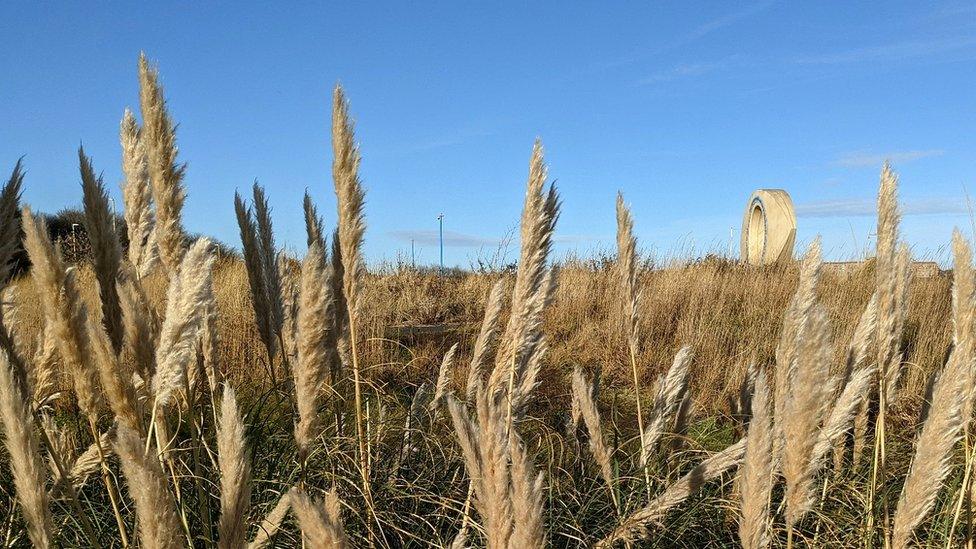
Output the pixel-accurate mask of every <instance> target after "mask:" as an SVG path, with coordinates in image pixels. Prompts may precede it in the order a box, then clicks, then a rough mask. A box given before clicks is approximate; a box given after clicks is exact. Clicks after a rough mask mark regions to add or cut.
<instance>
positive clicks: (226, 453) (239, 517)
mask: <svg viewBox="0 0 976 549" xmlns="http://www.w3.org/2000/svg"><path fill="white" fill-rule="evenodd" d="M217 459H218V461H219V464H220V526H219V532H220V538H219V541H218V547H219V548H220V549H243V547H244V545H245V538H244V535H245V534H246V533H247V525H246V524H245V522H244V521H245V519H247V512H248V507H249V506H250V501H251V466H250V463H249V462H248V459H247V450H246V449H245V446H244V424H243V422H242V421H241V416H240V413H239V412H238V409H237V398H236V397H235V396H234V390H233V389H231V388H230V386H229V385H227V384H224V398H223V401H222V402H221V405H220V428H219V430H218V432H217Z"/></svg>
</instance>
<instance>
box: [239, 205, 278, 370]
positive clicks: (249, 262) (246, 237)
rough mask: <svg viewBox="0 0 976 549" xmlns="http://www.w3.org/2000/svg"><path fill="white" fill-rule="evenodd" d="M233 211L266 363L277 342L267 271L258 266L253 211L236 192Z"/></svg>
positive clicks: (259, 263)
mask: <svg viewBox="0 0 976 549" xmlns="http://www.w3.org/2000/svg"><path fill="white" fill-rule="evenodd" d="M234 211H235V212H236V213H237V224H238V226H239V227H240V230H241V247H242V249H243V252H244V265H245V266H246V267H247V281H248V284H249V285H250V287H251V305H252V307H253V308H254V321H255V323H256V324H257V327H258V335H259V336H261V342H262V343H264V347H265V349H266V350H267V352H268V361H269V363H270V362H271V361H273V360H274V356H275V353H276V352H277V351H276V350H277V348H278V345H277V342H276V341H275V333H274V323H273V321H272V318H271V317H272V313H271V308H272V305H271V300H270V293H269V292H268V282H267V279H266V278H265V275H266V274H267V273H266V272H265V271H264V268H263V266H262V259H261V244H260V241H259V240H258V225H257V222H255V220H254V213H253V211H252V210H251V208H250V207H248V206H247V205H246V204H245V203H244V199H242V198H241V195H240V194H239V193H237V192H235V193H234ZM269 368H270V366H269Z"/></svg>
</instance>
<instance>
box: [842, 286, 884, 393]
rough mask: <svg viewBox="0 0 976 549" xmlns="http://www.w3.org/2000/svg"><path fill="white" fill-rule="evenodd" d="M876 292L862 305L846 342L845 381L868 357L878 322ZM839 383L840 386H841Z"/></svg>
mask: <svg viewBox="0 0 976 549" xmlns="http://www.w3.org/2000/svg"><path fill="white" fill-rule="evenodd" d="M877 295H878V294H877V293H873V294H871V299H870V300H869V301H868V304H867V305H866V306H865V307H864V311H863V312H862V313H861V317H860V318H859V319H858V321H857V326H855V328H854V335H853V336H851V340H850V341H849V342H848V344H847V352H846V355H845V358H844V375H843V380H844V381H845V382H846V380H847V378H849V377H850V375H851V373H853V372H854V371H855V370H857V369H859V368H861V366H862V365H863V364H864V361H865V360H866V359H867V357H868V351H869V350H870V348H871V341H872V338H873V336H874V332H875V330H876V329H877V324H878V298H877ZM843 386H844V385H843V384H841V386H840V388H843Z"/></svg>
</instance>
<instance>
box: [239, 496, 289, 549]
mask: <svg viewBox="0 0 976 549" xmlns="http://www.w3.org/2000/svg"><path fill="white" fill-rule="evenodd" d="M290 509H291V492H285V493H284V494H282V495H281V497H279V498H278V503H276V504H275V506H274V507H273V508H272V509H271V512H269V513H268V515H267V516H265V517H264V520H262V521H261V524H259V525H258V533H257V534H256V535H255V536H254V539H253V540H251V543H249V544H248V545H247V549H262V548H264V547H267V545H268V543H269V542H270V541H271V538H273V537H274V535H275V534H277V533H278V530H279V529H281V525H282V523H283V522H285V517H287V516H288V511H289V510H290Z"/></svg>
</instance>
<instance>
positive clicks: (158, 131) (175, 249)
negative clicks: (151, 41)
mask: <svg viewBox="0 0 976 549" xmlns="http://www.w3.org/2000/svg"><path fill="white" fill-rule="evenodd" d="M139 104H140V106H141V108H142V123H143V126H142V132H141V134H140V138H141V139H143V140H144V143H145V147H146V153H147V158H148V164H149V178H150V181H151V182H152V195H153V196H152V199H153V202H154V203H155V204H156V222H155V226H154V233H155V235H156V239H155V240H156V246H158V249H159V258H160V260H162V263H163V266H164V267H165V268H166V271H167V272H168V273H169V274H170V276H174V274H175V273H176V270H177V269H178V268H179V265H180V262H181V261H182V260H183V254H184V253H185V252H186V241H185V238H186V237H185V235H184V233H183V218H182V216H183V202H184V201H185V200H186V189H185V188H184V187H183V174H184V172H185V171H186V165H185V164H179V163H177V160H176V155H177V153H178V152H179V149H178V148H177V146H176V125H175V124H174V123H173V120H172V119H171V118H170V115H169V112H168V111H167V109H166V100H165V98H164V97H163V87H162V85H160V83H159V70H158V69H157V68H156V67H155V66H151V65H150V64H149V60H148V59H147V58H146V54H145V53H140V54H139Z"/></svg>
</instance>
